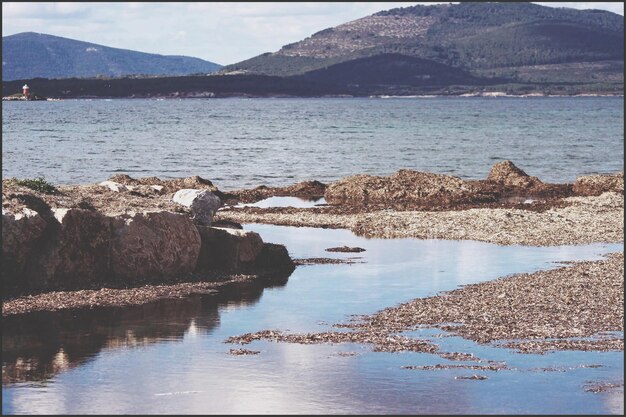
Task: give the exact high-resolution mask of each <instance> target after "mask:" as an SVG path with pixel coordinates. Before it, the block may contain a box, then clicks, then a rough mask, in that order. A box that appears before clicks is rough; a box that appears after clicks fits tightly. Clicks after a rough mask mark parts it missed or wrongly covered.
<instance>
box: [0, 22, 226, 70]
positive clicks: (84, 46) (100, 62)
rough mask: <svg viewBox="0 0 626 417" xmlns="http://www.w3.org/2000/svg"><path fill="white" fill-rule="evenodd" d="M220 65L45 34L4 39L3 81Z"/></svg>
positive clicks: (23, 34)
mask: <svg viewBox="0 0 626 417" xmlns="http://www.w3.org/2000/svg"><path fill="white" fill-rule="evenodd" d="M220 68H221V66H220V65H218V64H215V63H213V62H209V61H204V60H202V59H199V58H192V57H187V56H177V55H171V56H170V55H158V54H148V53H144V52H137V51H130V50H127V49H118V48H110V47H107V46H102V45H98V44H94V43H89V42H82V41H77V40H73V39H68V38H62V37H59V36H52V35H46V34H42V33H34V32H24V33H18V34H15V35H10V36H3V37H2V80H3V81H8V80H22V79H31V78H36V77H41V78H70V77H96V76H106V77H120V76H126V75H135V74H142V75H164V76H169V75H187V74H197V73H211V72H215V71H217V70H219V69H220Z"/></svg>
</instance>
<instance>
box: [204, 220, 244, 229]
mask: <svg viewBox="0 0 626 417" xmlns="http://www.w3.org/2000/svg"><path fill="white" fill-rule="evenodd" d="M211 226H213V227H223V228H226V229H239V230H243V226H242V225H241V223H237V222H233V221H230V220H217V221H214V222H213V223H212V224H211Z"/></svg>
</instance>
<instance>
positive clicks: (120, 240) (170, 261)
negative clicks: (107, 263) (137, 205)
mask: <svg viewBox="0 0 626 417" xmlns="http://www.w3.org/2000/svg"><path fill="white" fill-rule="evenodd" d="M199 254H200V234H199V233H198V230H197V229H196V226H195V225H194V224H193V222H192V221H191V220H190V219H189V218H188V217H187V216H185V215H184V214H178V213H171V212H168V211H153V212H143V213H131V214H125V215H121V216H118V217H116V218H115V219H114V220H113V240H112V242H111V270H112V272H113V274H114V275H115V276H116V277H117V278H121V279H123V280H125V281H126V282H132V281H137V280H143V279H149V278H166V279H167V278H172V277H176V276H180V275H184V274H186V273H189V272H192V271H193V270H194V269H195V268H196V264H197V261H198V256H199Z"/></svg>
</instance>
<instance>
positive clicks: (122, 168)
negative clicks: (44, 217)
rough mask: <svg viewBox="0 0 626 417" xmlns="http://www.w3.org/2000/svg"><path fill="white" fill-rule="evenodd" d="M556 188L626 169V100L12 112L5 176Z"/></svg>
mask: <svg viewBox="0 0 626 417" xmlns="http://www.w3.org/2000/svg"><path fill="white" fill-rule="evenodd" d="M503 159H510V160H512V161H513V162H514V163H515V164H516V165H517V166H518V167H520V168H521V169H523V170H524V171H526V172H527V173H528V174H529V175H535V176H538V177H539V178H540V179H541V180H543V181H548V182H573V181H574V180H575V179H576V176H578V175H583V174H588V173H612V172H616V171H621V170H623V169H624V168H623V167H624V98H623V97H576V98H561V97H543V98H542V97H535V98H481V97H474V98H459V97H456V98H455V97H439V98H427V99H419V98H416V99H393V98H392V99H367V98H354V99H295V98H294V99H240V98H233V99H207V100H162V101H157V100H148V99H146V100H143V99H133V100H123V99H121V100H110V101H105V100H89V101H87V100H75V101H74V100H69V101H56V102H46V101H31V102H28V101H26V102H17V101H16V102H7V101H5V102H2V175H3V177H12V176H16V177H19V178H33V177H37V176H43V177H45V178H46V179H47V180H48V181H50V182H52V183H54V184H76V183H78V184H85V183H94V182H100V181H103V180H105V179H107V178H109V177H110V176H111V175H114V174H118V173H127V174H129V175H131V176H133V177H146V176H153V175H154V176H157V177H160V178H172V177H187V176H191V175H200V176H201V177H204V178H207V179H210V180H211V181H213V182H214V184H215V185H216V186H217V187H218V188H220V189H222V190H232V189H238V188H249V187H256V186H259V185H262V184H265V185H268V186H284V185H289V184H293V183H296V182H299V181H304V180H319V181H322V182H325V183H328V182H332V181H336V180H338V179H340V178H342V177H345V176H348V175H355V174H362V173H366V174H375V175H389V174H392V173H394V172H396V171H397V170H398V169H401V168H409V169H415V170H418V171H426V172H434V173H441V174H451V175H456V176H460V177H462V178H472V179H483V178H485V177H486V176H487V174H488V173H489V169H490V168H491V166H492V165H493V164H494V163H496V162H499V161H501V160H503Z"/></svg>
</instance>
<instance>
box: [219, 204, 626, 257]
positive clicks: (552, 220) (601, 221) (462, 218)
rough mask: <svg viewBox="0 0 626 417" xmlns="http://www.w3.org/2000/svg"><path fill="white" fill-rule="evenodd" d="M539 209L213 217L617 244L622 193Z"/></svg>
mask: <svg viewBox="0 0 626 417" xmlns="http://www.w3.org/2000/svg"><path fill="white" fill-rule="evenodd" d="M563 201H564V202H565V203H567V205H565V206H564V207H558V206H555V207H552V208H548V209H547V210H544V211H532V210H530V209H524V208H511V207H509V208H470V209H466V210H442V211H427V210H420V211H410V210H409V211H394V210H385V209H382V210H375V211H371V212H360V213H359V212H355V213H350V214H327V213H324V208H320V209H293V208H283V209H281V208H277V209H269V210H268V209H258V208H252V209H250V208H243V209H241V208H240V209H229V210H220V211H218V212H217V214H216V218H217V219H220V220H228V221H236V222H238V223H242V224H245V223H264V224H274V225H282V226H296V227H321V228H340V229H348V230H350V231H352V232H353V233H355V234H356V235H358V236H365V237H370V238H386V239H393V238H418V239H447V240H450V239H451V240H477V241H481V242H488V243H495V244H500V245H530V246H555V245H572V244H586V243H597V242H604V243H618V242H623V235H624V196H623V195H620V194H618V193H613V192H606V193H603V194H602V195H600V196H589V197H568V198H565V199H563Z"/></svg>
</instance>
